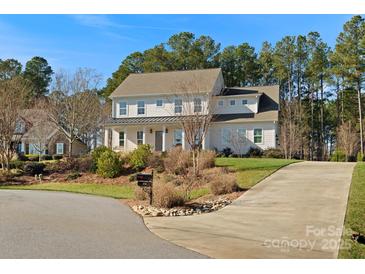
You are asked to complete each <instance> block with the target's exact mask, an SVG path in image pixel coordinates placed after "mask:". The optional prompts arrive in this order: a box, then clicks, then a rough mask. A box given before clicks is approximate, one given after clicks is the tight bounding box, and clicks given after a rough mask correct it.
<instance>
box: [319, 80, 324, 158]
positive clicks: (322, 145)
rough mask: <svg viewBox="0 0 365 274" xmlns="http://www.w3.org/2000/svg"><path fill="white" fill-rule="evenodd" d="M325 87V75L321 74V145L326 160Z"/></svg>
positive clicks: (321, 156)
mask: <svg viewBox="0 0 365 274" xmlns="http://www.w3.org/2000/svg"><path fill="white" fill-rule="evenodd" d="M323 89H324V87H323V75H321V110H320V119H321V121H320V122H321V134H320V147H321V150H320V151H321V154H320V158H321V160H324V153H325V149H324V146H325V143H324V109H323V106H324V104H323V99H324V98H323V97H324V90H323Z"/></svg>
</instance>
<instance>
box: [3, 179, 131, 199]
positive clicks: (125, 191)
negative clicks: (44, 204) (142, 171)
mask: <svg viewBox="0 0 365 274" xmlns="http://www.w3.org/2000/svg"><path fill="white" fill-rule="evenodd" d="M0 189H26V190H49V191H66V192H75V193H84V194H92V195H99V196H106V197H112V198H116V199H132V198H134V190H133V187H132V186H130V185H123V186H118V185H105V184H77V183H44V184H35V185H24V186H0Z"/></svg>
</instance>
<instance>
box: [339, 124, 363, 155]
mask: <svg viewBox="0 0 365 274" xmlns="http://www.w3.org/2000/svg"><path fill="white" fill-rule="evenodd" d="M358 145H359V136H358V134H357V132H356V129H355V128H354V127H353V126H352V124H351V121H349V122H344V123H342V124H341V125H340V126H339V128H338V130H337V147H338V148H339V149H340V150H341V151H343V152H344V153H345V155H346V160H347V161H348V159H349V157H351V156H355V151H356V149H357V148H358Z"/></svg>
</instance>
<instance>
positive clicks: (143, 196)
mask: <svg viewBox="0 0 365 274" xmlns="http://www.w3.org/2000/svg"><path fill="white" fill-rule="evenodd" d="M134 196H135V198H136V199H137V200H142V201H143V200H147V198H148V194H147V193H146V191H144V190H143V189H142V188H141V187H139V186H137V187H136V188H135V190H134Z"/></svg>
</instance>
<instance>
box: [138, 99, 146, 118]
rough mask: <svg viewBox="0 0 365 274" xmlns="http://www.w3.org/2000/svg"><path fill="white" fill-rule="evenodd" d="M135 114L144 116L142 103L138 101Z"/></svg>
mask: <svg viewBox="0 0 365 274" xmlns="http://www.w3.org/2000/svg"><path fill="white" fill-rule="evenodd" d="M137 114H138V115H143V114H145V109H144V101H138V102H137Z"/></svg>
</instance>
